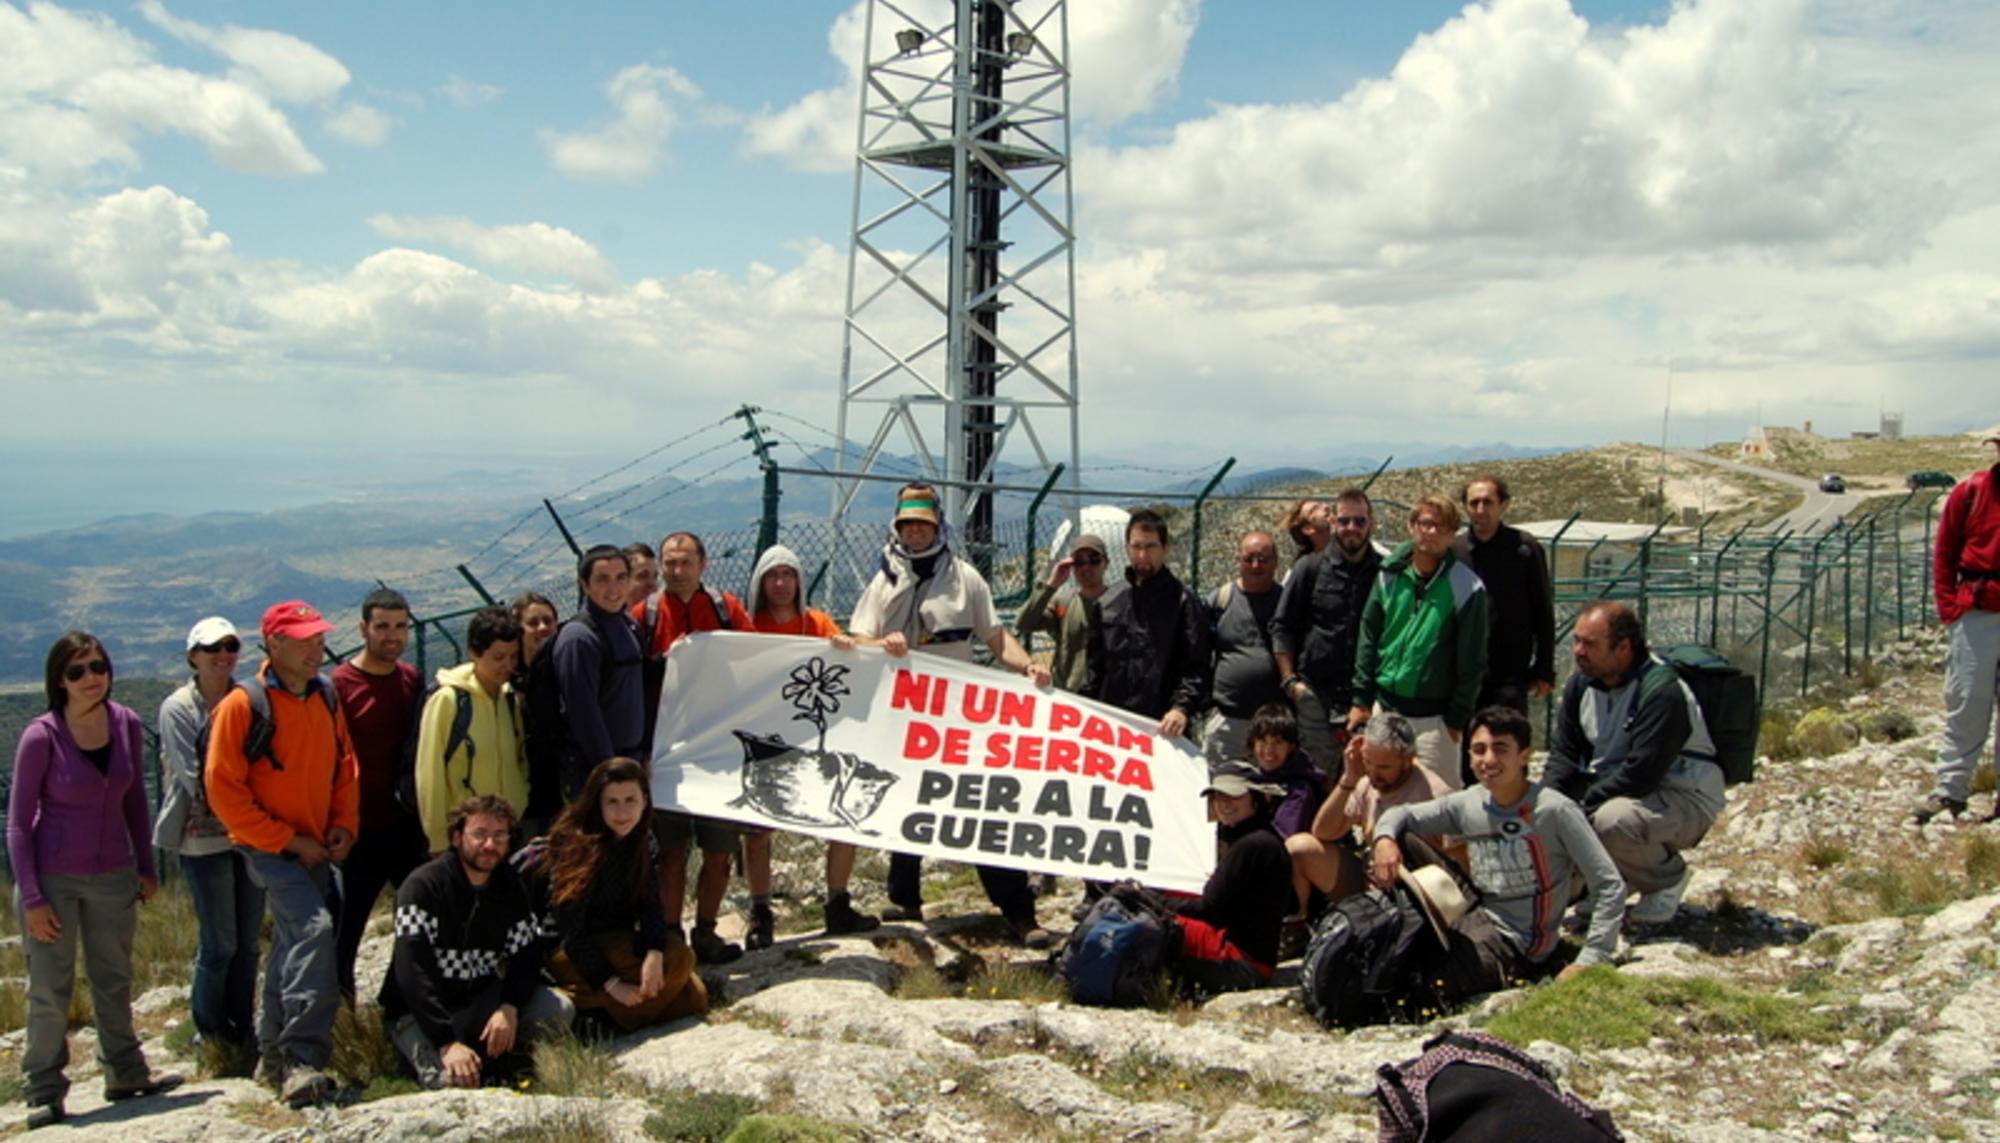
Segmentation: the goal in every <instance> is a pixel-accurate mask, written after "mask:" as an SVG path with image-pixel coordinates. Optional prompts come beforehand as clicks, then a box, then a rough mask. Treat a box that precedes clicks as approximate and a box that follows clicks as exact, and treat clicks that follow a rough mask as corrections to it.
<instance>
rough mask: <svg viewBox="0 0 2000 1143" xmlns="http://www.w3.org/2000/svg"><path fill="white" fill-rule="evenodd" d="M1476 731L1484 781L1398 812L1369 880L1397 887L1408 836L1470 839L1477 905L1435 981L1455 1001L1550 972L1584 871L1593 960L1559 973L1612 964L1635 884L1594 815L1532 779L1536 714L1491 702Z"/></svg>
mask: <svg viewBox="0 0 2000 1143" xmlns="http://www.w3.org/2000/svg"><path fill="white" fill-rule="evenodd" d="M1469 731H1470V734H1471V741H1472V772H1473V774H1474V775H1475V776H1476V777H1477V778H1478V779H1479V785H1478V786H1475V787H1472V788H1469V789H1464V790H1458V791H1456V792H1454V793H1451V794H1448V795H1446V796H1445V797H1442V798H1438V799H1437V800H1435V801H1429V802H1421V803H1418V804H1415V805H1402V806H1394V807H1391V808H1390V809H1389V810H1388V811H1387V812H1386V813H1384V814H1383V815H1382V817H1381V819H1380V820H1379V821H1377V822H1376V823H1375V840H1374V863H1373V868H1372V869H1371V871H1370V874H1369V877H1370V880H1372V881H1373V882H1374V883H1375V886H1376V887H1377V888H1379V889H1384V890H1386V889H1389V888H1391V887H1392V886H1394V885H1395V883H1396V877H1397V873H1398V871H1399V870H1400V869H1401V868H1402V866H1403V861H1404V858H1405V856H1406V854H1405V851H1404V847H1403V845H1402V839H1403V838H1404V837H1405V836H1406V835H1408V834H1412V833H1416V834H1425V833H1445V834H1457V835H1458V836H1460V837H1461V838H1463V839H1464V841H1465V847H1466V854H1467V866H1466V867H1467V868H1468V869H1470V870H1471V882H1472V887H1473V888H1474V889H1476V890H1477V891H1478V902H1477V904H1476V905H1475V906H1474V907H1472V908H1469V909H1467V910H1466V911H1465V912H1464V914H1463V915H1461V916H1459V917H1458V918H1457V919H1455V920H1452V921H1451V923H1450V926H1449V928H1448V930H1447V935H1446V946H1447V948H1446V953H1445V959H1444V968H1443V971H1442V972H1440V973H1438V974H1436V975H1437V977H1438V978H1440V979H1441V981H1442V987H1441V990H1440V991H1441V992H1442V996H1441V999H1442V1000H1443V1001H1444V1002H1445V1003H1446V1004H1454V1003H1457V1002H1458V1001H1461V1000H1464V999H1465V998H1466V997H1469V996H1476V995H1478V994H1479V993H1482V992H1492V991H1494V990H1495V989H1499V988H1506V987H1510V986H1512V985H1514V984H1518V983H1521V982H1523V981H1527V980H1533V979H1535V978H1537V977H1540V976H1543V975H1546V974H1547V971H1548V969H1549V968H1550V967H1551V965H1552V963H1553V961H1552V959H1551V954H1553V953H1554V952H1555V951H1556V948H1557V945H1558V942H1557V936H1558V932H1557V930H1558V926H1559V925H1560V923H1561V920H1562V915H1563V910H1564V908H1565V907H1566V906H1567V905H1568V904H1569V899H1570V883H1571V876H1572V874H1573V873H1576V872H1581V873H1582V874H1583V878H1584V881H1585V882H1586V884H1587V885H1588V886H1589V891H1590V899H1591V912H1590V933H1589V935H1588V936H1587V937H1585V938H1584V945H1583V952H1582V953H1580V954H1579V955H1578V956H1577V958H1576V960H1575V962H1574V963H1572V964H1570V965H1568V966H1567V967H1565V968H1564V969H1563V970H1562V972H1561V973H1560V974H1559V976H1565V977H1566V976H1569V975H1571V974H1573V973H1576V972H1580V971H1582V970H1583V969H1585V968H1588V967H1590V966H1591V965H1595V964H1604V963H1607V962H1609V961H1610V959H1611V954H1612V952H1613V950H1614V949H1615V948H1616V947H1617V943H1618V926H1619V923H1620V922H1621V921H1622V920H1623V919H1624V914H1625V882H1624V881H1623V880H1621V879H1620V878H1619V876H1618V867H1617V866H1616V865H1613V864H1612V863H1611V857H1610V855H1609V854H1607V853H1605V851H1604V846H1603V844H1602V843H1601V842H1599V841H1598V840H1597V833H1596V831H1594V830H1592V829H1591V828H1590V821H1589V819H1588V818H1586V817H1584V814H1583V810H1582V809H1580V808H1579V807H1578V806H1577V804H1576V803H1575V802H1572V801H1570V800H1569V799H1568V798H1566V797H1564V796H1563V795H1562V794H1560V793H1558V792H1557V791H1555V790H1553V789H1549V788H1547V787H1544V786H1542V785H1540V784H1533V785H1531V784H1529V782H1528V747H1529V746H1530V745H1531V744H1532V743H1533V740H1534V738H1533V736H1534V731H1533V729H1532V728H1531V727H1530V726H1529V724H1528V717H1527V716H1526V715H1524V714H1522V713H1520V712H1519V711H1516V710H1512V709H1510V708H1508V707H1502V706H1489V707H1487V708H1486V709H1484V710H1482V711H1480V712H1479V713H1477V714H1475V715H1473V716H1472V724H1471V726H1470V728H1469ZM1416 848H1427V847H1416ZM1410 856H1414V855H1410ZM1426 975H1429V974H1426Z"/></svg>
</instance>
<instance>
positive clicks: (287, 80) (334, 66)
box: [138, 0, 352, 103]
mask: <svg viewBox="0 0 2000 1143" xmlns="http://www.w3.org/2000/svg"><path fill="white" fill-rule="evenodd" d="M138 9H139V14H140V15H141V16H144V17H145V18H146V20H147V21H148V22H149V23H151V24H152V25H153V26H154V27H156V28H159V29H160V30H161V31H163V32H165V33H167V34H168V35H170V36H172V37H174V38H175V39H177V40H179V41H181V42H182V43H184V44H189V45H191V46H194V47H201V48H206V49H208V50H209V51H212V52H214V53H215V54H216V55H219V56H221V57H222V58H223V59H226V60H228V61H229V62H230V63H231V64H232V65H233V67H232V68H231V71H230V75H231V78H233V79H236V80H238V81H239V82H241V83H244V84H245V85H247V86H250V87H253V88H255V89H257V90H258V91H261V92H263V93H264V94H265V95H268V96H270V97H271V98H272V99H275V100H278V101H279V102H282V103H323V102H325V101H327V100H330V99H332V98H333V97H334V96H336V95H338V94H340V90H341V88H343V87H346V86H347V81H348V80H349V79H350V78H352V77H351V76H349V74H348V71H347V68H346V67H345V66H344V65H343V64H342V63H341V62H340V61H339V60H337V59H334V58H333V57H332V56H330V55H328V54H327V53H326V52H324V51H321V50H320V49H319V48H317V47H314V46H313V45H311V44H309V43H307V42H305V41H304V40H301V39H299V38H298V37H297V36H294V35H290V34H288V33H285V32H273V31H269V30H267V29H263V28H240V27H237V26H236V25H234V24H224V25H223V26H222V27H219V28H216V27H210V26H209V25H206V24H200V23H197V22H195V21H193V20H187V19H183V18H181V17H179V16H176V15H174V14H173V13H171V12H169V11H167V7H166V5H165V4H163V3H161V0H139V4H138Z"/></svg>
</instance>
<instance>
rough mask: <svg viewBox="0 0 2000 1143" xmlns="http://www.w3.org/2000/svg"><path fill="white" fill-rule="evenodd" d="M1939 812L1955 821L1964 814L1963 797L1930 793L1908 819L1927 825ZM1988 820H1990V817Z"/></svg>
mask: <svg viewBox="0 0 2000 1143" xmlns="http://www.w3.org/2000/svg"><path fill="white" fill-rule="evenodd" d="M1940 814H1943V815H1945V816H1947V817H1950V818H1951V819H1952V820H1953V821H1957V820H1958V819H1959V818H1960V817H1962V816H1964V814H1965V799H1964V798H1946V797H1941V796H1939V795H1937V794H1932V795H1931V796H1930V797H1928V798H1925V799H1924V801H1923V804H1922V805H1920V806H1918V807H1917V812H1916V813H1915V814H1912V815H1911V819H1910V820H1912V821H1914V822H1916V823H1917V824H1918V825H1929V824H1930V821H1931V819H1932V818H1935V817H1937V816H1938V815H1940ZM1988 820H1989V821H1990V820H1991V819H1988Z"/></svg>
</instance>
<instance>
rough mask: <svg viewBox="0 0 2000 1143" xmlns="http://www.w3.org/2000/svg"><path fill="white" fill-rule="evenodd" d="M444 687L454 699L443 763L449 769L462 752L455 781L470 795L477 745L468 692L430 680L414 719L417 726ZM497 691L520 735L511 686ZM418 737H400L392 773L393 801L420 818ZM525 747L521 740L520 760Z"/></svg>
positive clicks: (523, 759)
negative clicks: (399, 757)
mask: <svg viewBox="0 0 2000 1143" xmlns="http://www.w3.org/2000/svg"><path fill="white" fill-rule="evenodd" d="M445 687H450V688H451V689H452V690H454V691H457V692H458V693H457V694H456V695H455V696H453V697H454V699H455V700H456V701H454V702H453V703H452V711H451V729H450V730H449V731H447V732H446V734H445V739H444V765H445V769H446V770H447V771H449V770H450V769H451V759H452V755H454V754H457V753H458V752H459V751H460V750H464V751H465V774H464V776H462V777H461V778H459V780H458V782H459V785H460V786H462V787H463V788H464V790H465V793H466V795H467V796H468V797H470V796H471V794H472V760H473V757H474V756H475V755H476V754H477V753H478V751H477V745H478V744H477V743H475V742H473V741H472V692H471V691H469V690H467V689H466V688H464V687H461V686H458V685H457V684H455V683H440V682H438V681H437V680H436V679H432V680H431V685H430V686H428V687H425V688H424V697H423V700H422V701H421V702H419V703H417V722H418V724H419V725H420V726H421V724H422V722H423V717H424V714H423V712H424V711H425V710H426V709H428V708H429V707H430V705H431V697H432V696H433V695H436V694H437V693H438V691H439V690H441V689H443V688H445ZM500 693H501V695H502V696H503V697H504V700H505V702H506V706H507V718H508V719H509V720H510V721H511V722H512V723H513V726H514V731H515V733H516V734H520V733H521V712H520V708H519V706H518V702H519V700H518V699H517V697H516V696H515V694H514V690H513V688H511V687H508V688H505V689H503V690H502V691H501V692H500ZM418 737H419V735H418V734H417V733H415V732H412V733H411V734H410V735H409V737H407V738H405V739H404V740H403V769H402V772H401V773H399V774H397V775H396V804H397V805H399V806H401V807H402V808H403V812H405V813H407V814H409V815H410V816H412V817H421V816H422V813H423V811H422V810H421V809H420V808H419V806H418V804H417V740H418ZM526 746H527V744H526V742H525V741H523V743H522V748H523V749H522V761H523V763H525V762H526V761H527V758H526Z"/></svg>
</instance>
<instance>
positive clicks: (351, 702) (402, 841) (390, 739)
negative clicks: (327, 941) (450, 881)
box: [333, 587, 430, 998]
mask: <svg viewBox="0 0 2000 1143" xmlns="http://www.w3.org/2000/svg"><path fill="white" fill-rule="evenodd" d="M409 645H410V601H409V600H407V599H405V598H403V595H402V593H401V592H397V591H393V590H391V589H389V588H386V587H384V588H378V589H376V590H375V591H371V592H369V593H368V597H367V598H366V599H364V600H362V601H361V650H360V651H359V652H357V653H356V654H355V656H354V657H353V658H352V659H349V660H348V661H347V662H345V663H342V664H341V665H340V666H338V667H335V668H334V669H333V690H334V693H335V694H337V695H338V696H340V710H341V713H342V714H344V715H345V716H346V717H347V729H348V732H349V733H350V734H352V735H353V741H354V762H355V765H356V766H358V767H359V768H360V771H361V833H360V835H359V836H357V837H356V838H355V839H354V850H353V852H352V853H350V854H348V856H347V860H346V861H345V862H343V863H341V869H340V873H341V883H342V889H343V894H344V897H343V900H342V903H341V910H340V931H339V934H338V938H337V940H336V941H335V946H334V947H335V950H336V955H335V964H336V966H337V968H338V972H339V976H340V991H341V994H342V995H343V996H347V997H350V998H352V997H353V996H354V960H355V957H356V955H357V954H358V953H359V951H360V949H361V936H362V934H363V933H365V932H366V931H367V929H368V917H369V914H370V913H373V912H374V911H375V899H376V898H377V897H380V896H381V895H382V891H383V890H384V889H388V890H389V891H390V892H391V893H393V892H394V891H395V887H396V886H398V885H401V884H402V883H403V878H404V877H406V876H408V875H409V872H410V870H412V869H415V868H416V867H417V866H418V865H420V864H422V863H423V860H424V858H426V857H428V856H429V855H430V849H429V847H428V845H427V844H426V842H425V840H424V827H423V823H422V822H421V821H420V820H419V819H418V818H417V816H416V815H415V814H414V813H412V812H411V809H412V807H405V806H404V805H403V804H402V803H401V802H400V801H399V800H398V799H397V797H396V786H397V783H398V781H399V780H400V778H401V777H402V774H403V771H404V768H405V767H406V766H408V765H409V758H410V755H409V749H408V748H409V744H410V741H411V739H413V738H414V737H415V735H416V732H417V722H418V717H419V715H421V714H422V712H423V702H424V680H423V678H422V676H420V675H418V674H417V668H416V667H414V666H412V665H411V664H409V663H405V662H403V661H402V655H403V650H404V649H405V648H406V647H408V646H409Z"/></svg>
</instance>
